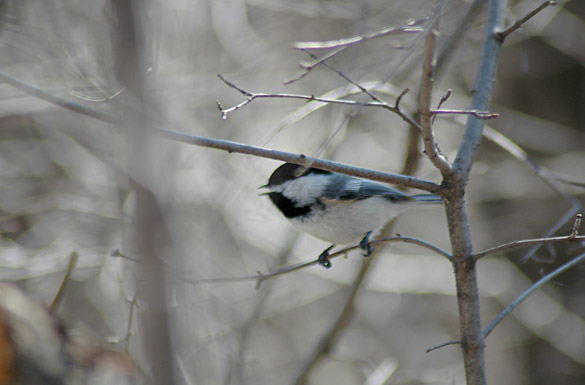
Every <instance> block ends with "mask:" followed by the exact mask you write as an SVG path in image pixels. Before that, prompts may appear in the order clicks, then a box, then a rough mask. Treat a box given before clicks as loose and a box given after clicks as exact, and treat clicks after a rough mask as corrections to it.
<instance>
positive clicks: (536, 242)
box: [473, 234, 585, 261]
mask: <svg viewBox="0 0 585 385" xmlns="http://www.w3.org/2000/svg"><path fill="white" fill-rule="evenodd" d="M578 241H585V235H582V236H576V235H575V236H573V234H571V235H566V236H563V237H548V238H535V239H524V240H520V241H513V242H509V243H505V244H503V245H499V246H496V247H492V248H491V249H487V250H485V251H482V252H481V253H477V254H474V255H473V258H474V259H475V260H476V261H477V260H478V259H480V258H483V257H485V256H486V255H490V254H495V253H499V252H502V251H505V250H510V249H515V248H518V247H526V246H532V245H544V244H551V243H563V242H578Z"/></svg>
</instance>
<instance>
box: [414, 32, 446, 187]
mask: <svg viewBox="0 0 585 385" xmlns="http://www.w3.org/2000/svg"><path fill="white" fill-rule="evenodd" d="M437 34H438V31H437V29H436V24H435V23H433V25H432V26H431V30H430V31H429V32H428V33H427V37H426V39H425V58H424V62H423V75H422V81H421V92H420V107H419V108H420V125H421V129H422V130H421V131H422V139H423V144H424V147H425V153H426V154H427V156H428V158H429V159H430V161H431V162H432V163H433V164H434V165H435V167H437V169H439V171H441V174H442V175H443V176H445V175H449V174H451V164H449V161H448V160H447V158H446V157H445V156H444V155H443V154H442V153H441V151H440V150H439V148H438V146H437V143H436V142H435V137H434V134H433V129H432V123H431V120H432V116H433V115H432V113H431V97H432V94H433V77H434V54H435V42H436V38H437Z"/></svg>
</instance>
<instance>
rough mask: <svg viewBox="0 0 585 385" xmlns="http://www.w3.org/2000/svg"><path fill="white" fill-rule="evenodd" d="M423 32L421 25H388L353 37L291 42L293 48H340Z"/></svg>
mask: <svg viewBox="0 0 585 385" xmlns="http://www.w3.org/2000/svg"><path fill="white" fill-rule="evenodd" d="M420 32H424V28H421V27H413V26H406V27H388V28H384V29H381V30H379V31H376V32H372V33H367V34H364V35H357V36H353V37H349V38H346V39H338V40H329V41H306V42H305V41H299V42H296V43H294V44H293V48H296V49H301V50H305V49H331V48H340V47H346V46H350V45H353V44H357V43H361V42H363V41H366V40H371V39H375V38H378V37H383V36H388V35H396V34H401V33H420Z"/></svg>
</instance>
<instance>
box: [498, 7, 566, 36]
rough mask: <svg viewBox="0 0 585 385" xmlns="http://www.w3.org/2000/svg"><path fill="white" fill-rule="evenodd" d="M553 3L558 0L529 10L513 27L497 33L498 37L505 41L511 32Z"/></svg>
mask: <svg viewBox="0 0 585 385" xmlns="http://www.w3.org/2000/svg"><path fill="white" fill-rule="evenodd" d="M551 5H557V2H556V1H545V2H544V3H542V4H541V5H540V6H539V7H538V8H536V9H535V10H533V11H532V12H529V13H528V14H526V15H524V16H523V17H521V18H520V19H518V20H516V22H515V23H514V24H512V26H511V27H509V28H508V29H506V30H505V31H502V32H500V33H497V34H496V38H497V39H498V40H500V41H504V40H505V39H506V38H507V37H508V35H509V34H511V33H512V32H514V31H515V30H517V29H518V28H520V27H521V26H522V25H523V24H524V23H526V22H527V21H528V20H530V19H532V18H533V17H534V16H536V15H537V14H538V13H540V12H541V11H542V10H543V9H545V8H547V7H549V6H551Z"/></svg>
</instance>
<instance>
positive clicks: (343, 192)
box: [324, 174, 412, 202]
mask: <svg viewBox="0 0 585 385" xmlns="http://www.w3.org/2000/svg"><path fill="white" fill-rule="evenodd" d="M331 182H332V183H330V184H329V186H328V188H327V189H326V190H325V192H324V195H325V197H326V198H327V199H332V200H341V201H353V200H361V199H366V198H370V197H374V196H378V197H382V198H385V199H388V200H390V201H394V202H401V201H410V200H412V198H411V197H410V196H408V195H406V194H405V193H403V192H401V191H399V190H396V189H395V188H392V187H390V186H387V185H385V184H382V183H378V182H374V181H371V180H367V179H360V178H352V177H350V176H347V175H342V174H339V175H336V177H335V179H332V181H331Z"/></svg>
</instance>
